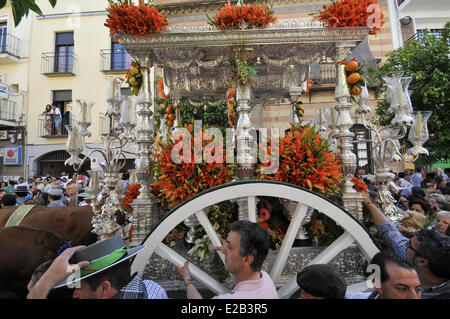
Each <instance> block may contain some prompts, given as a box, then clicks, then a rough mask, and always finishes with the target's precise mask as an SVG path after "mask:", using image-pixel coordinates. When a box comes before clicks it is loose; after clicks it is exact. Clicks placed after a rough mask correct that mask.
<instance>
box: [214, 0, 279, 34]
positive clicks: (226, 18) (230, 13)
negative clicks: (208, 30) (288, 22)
mask: <svg viewBox="0 0 450 319" xmlns="http://www.w3.org/2000/svg"><path fill="white" fill-rule="evenodd" d="M208 19H209V24H210V25H213V26H216V27H217V28H218V29H219V30H222V29H227V30H236V29H240V27H241V26H242V25H243V24H244V23H245V24H246V25H247V27H249V28H263V27H265V26H267V25H268V24H269V23H271V22H272V23H273V22H276V21H277V18H276V17H275V16H274V15H273V12H272V11H271V10H270V9H269V7H268V6H267V5H265V4H264V5H257V4H254V5H248V4H244V5H231V4H230V1H228V3H226V4H225V5H224V6H223V7H222V9H220V11H219V13H218V14H216V15H215V16H214V17H213V18H212V19H211V18H209V17H208Z"/></svg>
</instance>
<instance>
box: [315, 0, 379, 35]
mask: <svg viewBox="0 0 450 319" xmlns="http://www.w3.org/2000/svg"><path fill="white" fill-rule="evenodd" d="M322 8H323V10H319V11H318V12H314V13H312V14H311V15H314V20H320V21H324V22H326V23H327V24H328V27H329V28H336V27H344V28H354V27H369V28H370V32H369V33H370V34H375V35H376V34H378V31H379V30H380V28H381V27H382V26H383V24H384V22H385V21H384V14H383V13H382V12H381V9H380V5H379V4H378V0H333V1H332V3H331V4H330V5H325V4H324V5H323V6H322Z"/></svg>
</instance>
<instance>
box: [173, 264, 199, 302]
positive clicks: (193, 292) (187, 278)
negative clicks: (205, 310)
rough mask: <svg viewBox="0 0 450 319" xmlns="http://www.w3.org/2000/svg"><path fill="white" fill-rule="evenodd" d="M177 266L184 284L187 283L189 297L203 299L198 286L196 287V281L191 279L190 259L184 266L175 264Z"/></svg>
mask: <svg viewBox="0 0 450 319" xmlns="http://www.w3.org/2000/svg"><path fill="white" fill-rule="evenodd" d="M175 268H176V269H177V271H178V274H179V275H180V277H181V278H183V280H184V284H185V285H186V294H187V299H203V297H202V295H201V294H200V293H199V292H198V290H197V288H195V287H194V283H193V282H192V280H191V272H190V271H189V261H186V262H185V263H184V266H183V267H177V266H175Z"/></svg>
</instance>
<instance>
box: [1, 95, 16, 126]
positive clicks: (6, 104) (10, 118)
mask: <svg viewBox="0 0 450 319" xmlns="http://www.w3.org/2000/svg"><path fill="white" fill-rule="evenodd" d="M16 110H17V103H16V102H14V101H11V100H6V99H1V100H0V121H7V122H16V121H17V115H16Z"/></svg>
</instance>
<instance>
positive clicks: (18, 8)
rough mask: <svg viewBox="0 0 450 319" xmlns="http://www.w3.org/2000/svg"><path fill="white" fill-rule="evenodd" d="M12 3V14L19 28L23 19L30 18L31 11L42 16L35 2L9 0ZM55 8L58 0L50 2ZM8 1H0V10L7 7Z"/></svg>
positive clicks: (32, 0) (29, 0)
mask: <svg viewBox="0 0 450 319" xmlns="http://www.w3.org/2000/svg"><path fill="white" fill-rule="evenodd" d="M9 1H10V2H11V8H12V13H13V17H14V24H15V26H16V27H17V26H18V25H19V23H20V21H21V20H22V18H23V17H24V16H25V17H28V13H29V11H30V10H31V11H34V12H36V13H37V14H39V15H42V11H41V9H40V8H39V6H38V5H37V4H36V1H35V0H9ZM48 1H49V2H50V4H51V5H52V7H53V8H54V7H55V5H56V1H57V0H48ZM7 2H8V0H0V9H1V8H3V7H4V6H6V3H7Z"/></svg>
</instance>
